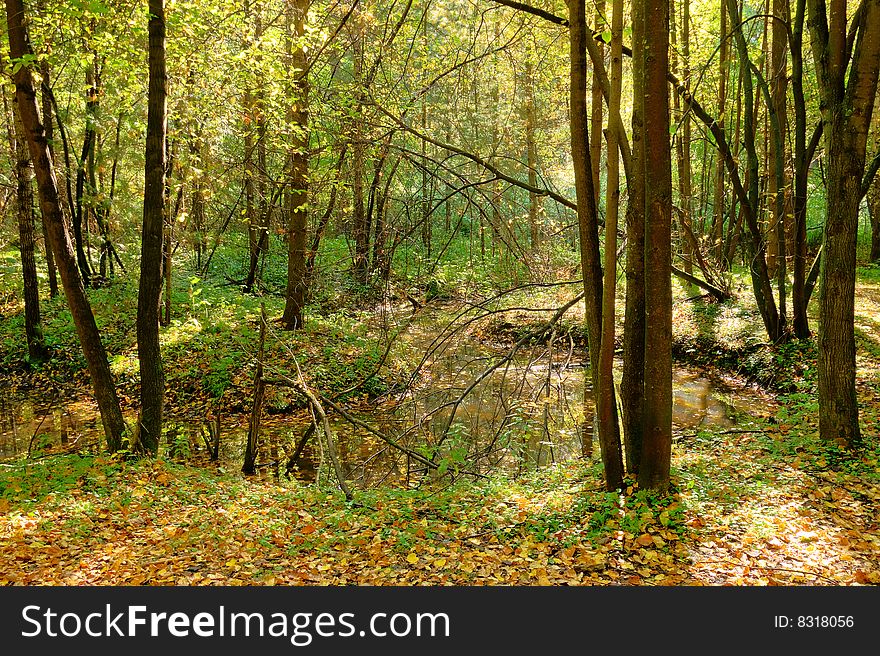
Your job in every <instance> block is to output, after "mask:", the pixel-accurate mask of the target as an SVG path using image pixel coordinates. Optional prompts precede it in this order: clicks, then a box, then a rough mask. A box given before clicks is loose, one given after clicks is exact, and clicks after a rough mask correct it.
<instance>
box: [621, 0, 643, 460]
mask: <svg viewBox="0 0 880 656" xmlns="http://www.w3.org/2000/svg"><path fill="white" fill-rule="evenodd" d="M632 12H633V17H632V24H633V33H632V44H633V56H632V60H633V67H632V75H633V98H635V99H636V100H637V99H638V98H641V97H642V96H643V95H644V83H645V76H644V73H645V71H644V67H643V66H636V64H635V62H636V61H643V59H644V46H645V43H644V38H645V37H644V31H645V19H644V12H645V6H644V3H643V2H641V0H633V3H632ZM644 109H645V108H644V104H643V103H640V102H637V101H636V102H633V114H632V135H633V138H632V166H631V167H630V168H631V171H630V175H629V177H628V179H627V183H628V184H627V188H628V192H629V201H628V202H627V210H626V235H627V241H626V309H625V313H624V320H623V322H624V323H623V374H622V377H621V381H620V397H621V398H620V400H621V408H622V414H623V418H622V419H623V437H624V446H625V451H626V468H627V471H628V472H629V473H630V474H634V475H638V473H639V466H640V464H641V458H642V440H643V437H642V436H643V430H644V426H643V421H644V403H645V397H644V395H645V380H644V375H645V148H644V143H645V137H644V128H645V125H644V123H645V114H644Z"/></svg>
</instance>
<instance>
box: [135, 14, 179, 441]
mask: <svg viewBox="0 0 880 656" xmlns="http://www.w3.org/2000/svg"><path fill="white" fill-rule="evenodd" d="M149 11H150V15H149V69H150V84H149V96H148V101H147V103H148V104H147V141H146V153H145V168H144V221H143V229H142V232H141V273H140V286H139V288H138V313H137V338H138V363H139V365H140V374H141V414H140V420H139V427H138V428H139V432H138V439H137V444H136V445H135V447H136V449H137V450H139V451H141V452H143V453H151V454H155V453H157V452H158V449H159V438H160V437H161V434H162V406H163V401H164V394H165V389H164V379H163V372H162V356H161V352H160V349H159V296H160V293H161V290H162V233H163V230H164V225H165V138H166V136H165V133H166V116H165V105H166V96H167V92H166V77H165V3H164V0H150V3H149ZM167 293H169V294H170V293H171V290H170V289H169V290H167Z"/></svg>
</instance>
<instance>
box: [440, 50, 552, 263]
mask: <svg viewBox="0 0 880 656" xmlns="http://www.w3.org/2000/svg"><path fill="white" fill-rule="evenodd" d="M528 44H529V45H528V49H527V52H526V70H525V86H526V107H525V114H526V165H527V166H528V176H529V186H530V187H537V186H538V146H537V142H536V135H535V132H536V127H535V126H536V124H537V122H538V112H537V108H536V106H535V64H534V61H533V60H534V57H535V52H534V50H535V48H534V43H533V42H532V41H531V40H529V42H528ZM540 203H541V200H540V196H538V194H536V193H535V192H533V191H530V192H529V245H530V246H531V249H532V253H533V254H537V253H538V249H539V248H540V245H541V228H540V223H539V215H540V211H541V210H540ZM448 216H449V212H448V204H447V219H448Z"/></svg>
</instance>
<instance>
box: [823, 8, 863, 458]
mask: <svg viewBox="0 0 880 656" xmlns="http://www.w3.org/2000/svg"><path fill="white" fill-rule="evenodd" d="M808 7H809V12H810V21H809V24H810V28H811V36H812V39H811V41H812V46H813V58H814V61H815V64H816V72H817V78H818V82H819V92H820V97H821V99H822V106H823V114H822V118H823V120H824V122H825V149H826V153H827V155H826V156H827V159H828V166H827V169H826V171H827V188H826V192H827V199H828V216H827V217H826V220H825V230H824V233H823V238H824V239H823V248H824V251H825V252H824V253H823V256H822V265H821V266H822V270H821V274H820V276H821V293H820V297H819V362H818V365H819V366H818V369H819V434H820V436H821V437H822V438H823V439H826V440H831V441H834V442H836V443H837V444H839V445H840V446H843V447H848V448H853V447H855V446H857V445H858V444H859V443H860V440H861V432H860V429H859V407H858V399H857V397H856V361H855V351H856V349H855V330H854V325H853V324H854V313H855V277H856V238H857V234H858V219H859V202H860V200H861V182H862V176H863V175H864V170H865V150H866V147H867V141H868V127H869V124H870V120H871V113H872V111H873V108H874V102H875V98H876V95H877V77H878V70H880V2H877V0H871V1H870V2H866V3H865V4H864V5H862V8H863V9H864V11H860V12H858V13H857V14H856V18H855V19H854V20H858V21H859V23H858V26H857V33H856V40H855V44H854V48H853V51H852V65H851V68H850V73H849V77H848V78H847V75H846V72H847V66H848V63H849V62H848V61H847V59H848V58H847V45H846V42H847V27H846V1H845V0H831V2H830V3H829V6H828V11H827V13H826V6H825V3H824V2H823V1H822V0H809V3H808Z"/></svg>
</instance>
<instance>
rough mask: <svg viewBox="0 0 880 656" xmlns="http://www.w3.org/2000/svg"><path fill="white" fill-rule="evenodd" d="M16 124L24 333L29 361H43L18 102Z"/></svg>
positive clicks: (29, 183)
mask: <svg viewBox="0 0 880 656" xmlns="http://www.w3.org/2000/svg"><path fill="white" fill-rule="evenodd" d="M12 114H13V121H14V123H15V178H16V204H17V206H18V207H17V215H18V240H19V243H18V248H19V253H20V254H21V274H22V281H23V284H24V332H25V337H26V338H27V345H28V361H29V362H33V363H37V362H42V361H43V360H45V359H46V358H47V356H48V351H47V349H46V342H45V340H44V339H43V328H42V325H41V322H40V289H39V286H38V283H37V263H36V260H35V258H34V251H35V250H36V247H35V240H34V191H33V179H34V174H33V171H32V170H31V161H30V157H29V156H28V146H27V137H26V135H25V130H24V126H23V125H22V123H21V118H20V116H19V111H18V106H17V103H14V104H13V111H12Z"/></svg>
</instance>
